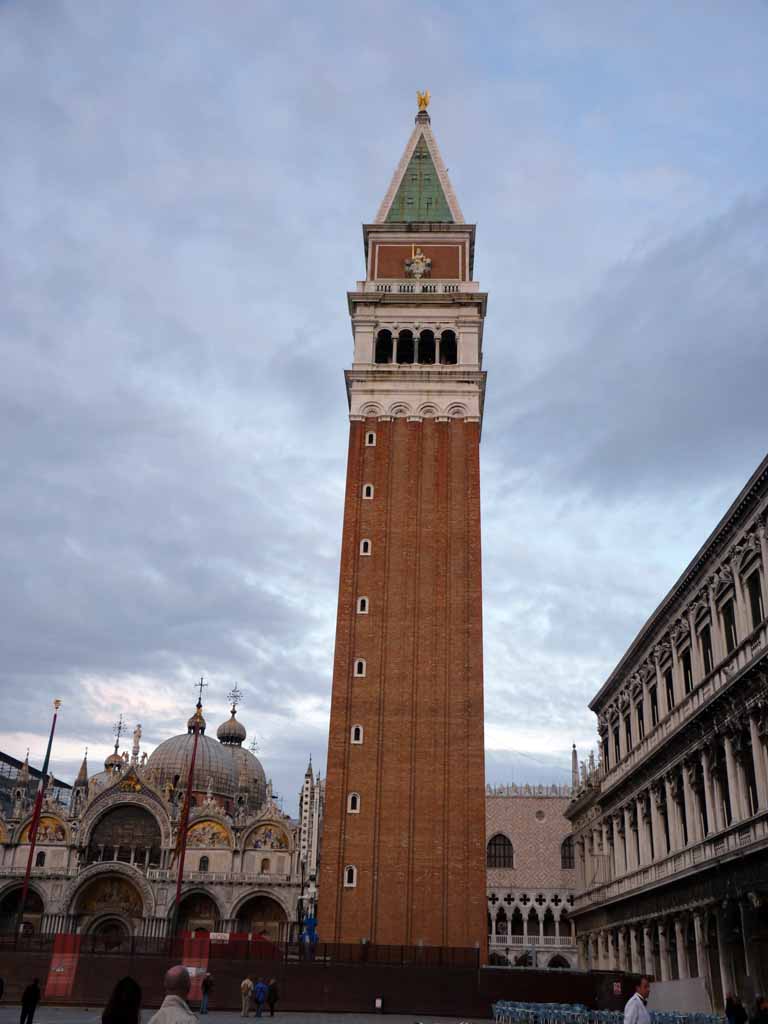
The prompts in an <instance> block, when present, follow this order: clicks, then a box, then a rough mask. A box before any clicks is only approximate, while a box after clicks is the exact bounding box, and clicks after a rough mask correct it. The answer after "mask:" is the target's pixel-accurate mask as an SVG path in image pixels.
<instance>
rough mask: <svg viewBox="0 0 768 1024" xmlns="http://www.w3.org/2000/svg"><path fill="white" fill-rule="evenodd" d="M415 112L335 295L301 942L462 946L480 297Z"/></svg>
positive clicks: (433, 150)
mask: <svg viewBox="0 0 768 1024" xmlns="http://www.w3.org/2000/svg"><path fill="white" fill-rule="evenodd" d="M425 103H426V100H425V99H422V101H421V105H422V108H423V109H421V110H420V111H419V113H418V115H417V117H416V124H415V127H414V129H413V132H412V133H411V137H410V139H409V141H408V144H407V146H406V149H405V152H404V153H403V155H402V159H401V160H400V162H399V164H398V166H397V169H396V172H395V175H394V177H393V179H392V183H391V185H390V188H389V190H388V191H387V193H386V195H385V197H384V200H383V202H382V204H381V206H380V209H379V211H378V214H377V216H376V218H375V220H374V222H373V223H372V224H367V225H365V226H364V228H363V239H364V246H365V260H366V276H365V280H363V281H359V282H358V284H357V287H356V289H355V290H354V291H353V292H350V293H349V295H348V304H349V311H350V315H351V320H352V335H353V343H354V354H353V363H352V367H351V369H349V370H348V371H347V373H346V384H347V396H348V401H349V419H350V428H349V449H348V457H347V485H346V495H345V505H344V522H343V530H342V545H341V568H340V580H339V604H338V615H337V626H336V648H335V655H334V669H333V686H332V697H331V719H330V730H329V743H328V776H327V799H326V814H325V823H324V832H323V856H322V864H321V884H320V897H319V930H320V935H321V937H322V938H323V939H325V940H326V941H344V942H360V941H369V942H371V943H379V944H385V945H418V944H424V945H428V946H441V947H446V946H450V947H464V948H475V947H477V948H480V949H481V950H482V951H483V953H484V950H485V945H486V928H485V897H484V892H485V814H484V794H485V779H484V769H485V765H484V749H483V661H482V657H483V649H482V583H481V558H480V428H481V420H482V414H483V399H484V394H485V374H484V371H483V369H482V358H483V356H482V352H483V324H484V318H485V311H486V295H485V294H484V293H482V292H481V291H480V288H479V285H478V283H477V282H476V281H475V280H473V261H474V243H475V229H474V226H473V225H471V224H467V223H466V222H465V221H464V217H463V215H462V212H461V209H460V207H459V204H458V202H457V200H456V196H455V194H454V192H453V188H452V187H451V183H450V180H449V179H448V174H447V171H446V168H445V165H444V163H443V160H442V158H441V156H440V152H439V150H438V147H437V143H436V141H435V137H434V135H433V133H432V129H431V126H430V118H429V114H428V113H427V111H426V108H425Z"/></svg>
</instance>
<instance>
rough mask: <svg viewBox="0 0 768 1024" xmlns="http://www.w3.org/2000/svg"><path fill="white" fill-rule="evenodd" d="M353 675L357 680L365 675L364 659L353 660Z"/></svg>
mask: <svg viewBox="0 0 768 1024" xmlns="http://www.w3.org/2000/svg"><path fill="white" fill-rule="evenodd" d="M355 675H356V676H357V677H358V679H362V677H363V676H364V675H365V659H364V658H355Z"/></svg>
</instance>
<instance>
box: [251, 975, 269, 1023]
mask: <svg viewBox="0 0 768 1024" xmlns="http://www.w3.org/2000/svg"><path fill="white" fill-rule="evenodd" d="M267 991H268V989H267V986H266V985H265V984H264V979H263V978H259V980H258V981H257V982H256V984H255V985H254V987H253V1002H254V1005H255V1007H256V1016H257V1017H260V1016H261V1015H262V1012H263V1011H264V1003H265V1002H266V1000H267Z"/></svg>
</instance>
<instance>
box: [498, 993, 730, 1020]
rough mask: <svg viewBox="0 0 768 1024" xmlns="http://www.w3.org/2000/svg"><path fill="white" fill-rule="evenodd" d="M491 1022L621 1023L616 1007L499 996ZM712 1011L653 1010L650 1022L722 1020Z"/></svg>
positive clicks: (619, 1013) (620, 1015) (620, 1013)
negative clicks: (533, 1000) (520, 1000)
mask: <svg viewBox="0 0 768 1024" xmlns="http://www.w3.org/2000/svg"><path fill="white" fill-rule="evenodd" d="M493 1019H494V1021H495V1024H623V1022H624V1014H623V1013H622V1012H621V1011H620V1010H618V1011H617V1010H588V1009H587V1008H586V1006H581V1005H580V1004H579V1003H517V1002H511V1001H509V1000H505V999H502V1000H499V1002H498V1003H494V1004H493ZM723 1021H724V1018H723V1017H721V1016H720V1015H719V1014H716V1013H673V1012H662V1011H657V1010H654V1011H652V1012H651V1024H723Z"/></svg>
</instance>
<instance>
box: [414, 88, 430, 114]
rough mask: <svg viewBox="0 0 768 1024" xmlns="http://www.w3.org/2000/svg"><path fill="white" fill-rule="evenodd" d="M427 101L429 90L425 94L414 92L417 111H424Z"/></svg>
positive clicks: (427, 104)
mask: <svg viewBox="0 0 768 1024" xmlns="http://www.w3.org/2000/svg"><path fill="white" fill-rule="evenodd" d="M429 100H430V95H429V89H427V90H426V92H419V90H418V89H417V90H416V101H417V102H418V104H419V110H426V109H427V107H428V106H429Z"/></svg>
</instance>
